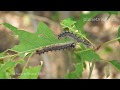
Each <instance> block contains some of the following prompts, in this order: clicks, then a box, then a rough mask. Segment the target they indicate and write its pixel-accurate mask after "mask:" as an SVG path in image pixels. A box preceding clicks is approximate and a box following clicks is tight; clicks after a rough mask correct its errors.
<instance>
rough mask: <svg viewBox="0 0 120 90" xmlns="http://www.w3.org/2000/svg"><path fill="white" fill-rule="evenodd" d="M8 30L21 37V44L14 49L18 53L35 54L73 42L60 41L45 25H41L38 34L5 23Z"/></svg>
mask: <svg viewBox="0 0 120 90" xmlns="http://www.w3.org/2000/svg"><path fill="white" fill-rule="evenodd" d="M3 25H5V26H6V27H7V28H9V29H10V30H12V31H13V32H14V33H15V34H17V35H18V36H19V40H20V44H19V45H16V46H14V47H13V48H12V50H14V51H16V52H19V53H20V52H27V51H28V52H29V53H30V52H33V51H34V50H36V49H38V48H42V47H44V46H48V45H54V44H59V43H66V42H71V40H70V39H62V40H58V39H57V37H56V36H55V35H54V33H53V32H52V30H50V29H49V27H48V26H47V25H45V24H44V23H42V22H41V23H39V24H38V27H37V32H36V33H30V32H27V31H24V30H18V29H17V28H16V27H14V26H12V25H10V24H8V23H3Z"/></svg>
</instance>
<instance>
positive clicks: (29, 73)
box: [19, 65, 42, 79]
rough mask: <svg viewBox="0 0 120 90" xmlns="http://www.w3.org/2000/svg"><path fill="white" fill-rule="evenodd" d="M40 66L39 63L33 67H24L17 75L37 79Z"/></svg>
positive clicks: (21, 77)
mask: <svg viewBox="0 0 120 90" xmlns="http://www.w3.org/2000/svg"><path fill="white" fill-rule="evenodd" d="M41 67H42V66H41V65H38V66H35V67H29V68H26V69H25V70H24V71H23V72H22V73H21V75H20V76H19V79H37V77H38V75H39V72H40V70H41Z"/></svg>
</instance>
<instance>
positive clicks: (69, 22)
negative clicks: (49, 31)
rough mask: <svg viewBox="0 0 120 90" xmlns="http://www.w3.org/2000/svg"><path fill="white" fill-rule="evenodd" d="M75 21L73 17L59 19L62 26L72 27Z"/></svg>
mask: <svg viewBox="0 0 120 90" xmlns="http://www.w3.org/2000/svg"><path fill="white" fill-rule="evenodd" d="M75 23H76V21H75V19H74V18H73V17H70V18H67V19H64V20H62V21H61V23H60V24H61V25H62V26H63V28H70V29H71V28H73V26H74V24H75Z"/></svg>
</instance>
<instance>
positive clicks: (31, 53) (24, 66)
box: [22, 53, 33, 72]
mask: <svg viewBox="0 0 120 90" xmlns="http://www.w3.org/2000/svg"><path fill="white" fill-rule="evenodd" d="M32 55H33V53H31V54H30V56H29V57H28V60H27V62H26V64H25V66H24V67H23V70H22V72H23V71H24V70H25V68H26V67H27V65H28V62H29V61H30V58H31V57H32Z"/></svg>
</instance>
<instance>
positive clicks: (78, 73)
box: [65, 63, 83, 79]
mask: <svg viewBox="0 0 120 90" xmlns="http://www.w3.org/2000/svg"><path fill="white" fill-rule="evenodd" d="M82 72H83V65H82V64H81V63H77V64H76V65H75V71H73V72H70V73H67V74H66V75H65V78H66V79H77V78H81V77H82Z"/></svg>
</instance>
